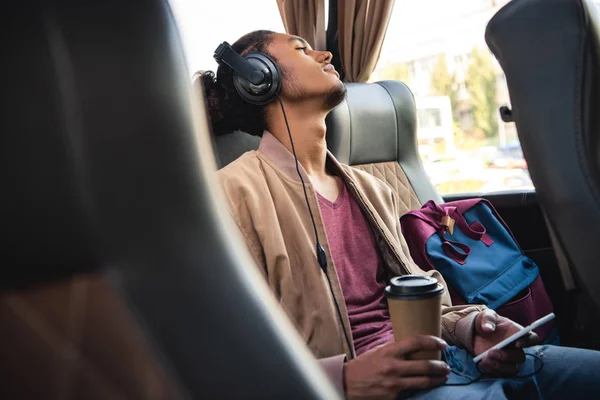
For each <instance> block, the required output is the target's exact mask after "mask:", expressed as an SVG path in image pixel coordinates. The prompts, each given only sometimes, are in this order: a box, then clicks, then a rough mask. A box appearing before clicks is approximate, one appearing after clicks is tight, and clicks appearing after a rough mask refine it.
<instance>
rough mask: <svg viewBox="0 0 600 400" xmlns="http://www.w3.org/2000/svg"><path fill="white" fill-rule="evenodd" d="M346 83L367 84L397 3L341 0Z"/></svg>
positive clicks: (341, 48) (390, 1)
mask: <svg viewBox="0 0 600 400" xmlns="http://www.w3.org/2000/svg"><path fill="white" fill-rule="evenodd" d="M337 1H338V28H339V30H338V32H339V50H340V57H341V62H342V66H343V68H344V72H345V78H344V81H346V82H367V81H368V80H369V77H370V76H371V73H372V72H373V70H374V69H375V66H376V65H377V61H378V60H379V55H380V54H381V47H382V45H383V40H384V39H385V33H386V31H387V27H388V23H389V21H390V17H391V15H392V9H393V7H394V1H395V0H337Z"/></svg>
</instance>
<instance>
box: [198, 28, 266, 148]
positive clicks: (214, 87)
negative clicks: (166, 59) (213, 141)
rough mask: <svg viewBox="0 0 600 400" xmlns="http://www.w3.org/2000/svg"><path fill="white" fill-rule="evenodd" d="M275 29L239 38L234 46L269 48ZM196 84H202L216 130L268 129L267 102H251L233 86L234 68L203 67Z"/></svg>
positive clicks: (245, 50) (247, 49) (218, 132)
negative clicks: (260, 104) (214, 68)
mask: <svg viewBox="0 0 600 400" xmlns="http://www.w3.org/2000/svg"><path fill="white" fill-rule="evenodd" d="M274 34H275V32H272V31H267V30H259V31H254V32H250V33H248V34H246V35H244V36H242V37H241V38H239V39H238V40H237V41H236V42H235V43H234V44H232V45H231V47H232V48H233V49H234V50H235V51H236V52H237V53H238V54H242V55H243V54H246V53H249V52H251V51H260V52H263V53H264V52H266V48H267V46H268V45H269V43H270V42H271V40H272V39H273V35H274ZM194 85H203V87H204V94H205V96H206V103H207V107H208V113H209V116H210V120H211V124H212V130H213V134H215V135H224V134H227V133H231V132H234V131H236V130H242V131H244V132H246V133H249V134H251V135H255V136H262V133H263V131H264V130H265V128H266V126H265V110H264V106H257V105H253V104H249V103H247V102H246V101H244V99H242V98H241V97H240V95H239V94H238V93H237V91H236V90H235V87H234V86H233V70H232V69H231V68H230V67H229V66H227V65H220V66H219V68H218V69H217V74H216V76H215V73H214V72H212V71H200V72H197V73H196V74H195V79H194Z"/></svg>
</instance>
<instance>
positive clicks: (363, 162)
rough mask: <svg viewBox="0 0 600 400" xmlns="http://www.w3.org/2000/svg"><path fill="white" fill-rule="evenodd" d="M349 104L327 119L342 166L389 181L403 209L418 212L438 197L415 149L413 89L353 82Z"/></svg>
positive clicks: (396, 83)
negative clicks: (417, 210)
mask: <svg viewBox="0 0 600 400" xmlns="http://www.w3.org/2000/svg"><path fill="white" fill-rule="evenodd" d="M346 87H347V89H348V96H347V98H346V100H345V101H344V102H343V103H342V104H340V105H339V106H338V107H337V108H336V109H334V110H333V111H332V112H331V113H330V114H329V115H328V116H327V145H328V147H329V148H330V150H331V152H332V153H333V154H334V155H335V156H336V157H337V158H338V159H339V160H340V161H341V162H343V163H346V164H349V165H352V166H356V167H359V168H362V169H364V170H366V171H368V172H371V173H372V174H374V175H375V176H377V177H379V178H381V179H383V180H385V181H386V182H388V183H389V184H390V185H391V186H392V187H393V188H394V189H395V190H396V191H397V192H398V195H399V197H400V199H401V201H402V203H403V205H404V206H405V210H404V211H408V210H410V209H415V208H419V206H420V204H422V203H424V202H426V201H428V200H435V201H437V202H441V201H442V200H441V198H440V196H439V194H438V193H437V192H436V190H435V188H434V187H433V185H432V184H431V182H430V181H429V178H428V176H427V174H426V172H425V169H424V168H423V164H422V163H421V159H420V157H419V153H418V149H417V115H416V107H415V99H414V96H413V94H412V92H411V91H410V89H409V88H408V87H407V86H406V85H405V84H403V83H402V82H399V81H382V82H377V83H350V84H347V85H346Z"/></svg>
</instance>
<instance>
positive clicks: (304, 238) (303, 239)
mask: <svg viewBox="0 0 600 400" xmlns="http://www.w3.org/2000/svg"><path fill="white" fill-rule="evenodd" d="M327 164H328V168H329V169H330V171H332V172H334V173H336V174H339V176H340V177H341V178H342V179H343V181H344V183H345V184H346V186H347V188H348V191H349V193H351V194H352V195H353V196H354V198H355V199H356V200H357V201H358V204H359V205H360V206H361V208H362V210H363V211H364V214H365V216H366V217H367V220H368V221H369V222H370V224H371V225H372V227H373V231H374V233H375V238H376V242H377V244H378V249H379V251H380V254H381V256H382V259H383V262H384V265H385V266H386V267H387V268H388V273H389V275H390V276H396V275H403V274H423V275H429V276H432V277H434V278H436V279H437V280H438V281H439V282H440V283H442V284H443V285H444V286H445V285H446V284H445V282H444V280H443V278H442V277H441V275H440V274H439V273H438V272H437V271H429V272H424V271H422V270H421V269H420V268H419V267H418V266H417V265H416V264H415V263H414V261H413V260H412V258H411V256H410V254H409V250H408V247H407V244H406V241H405V239H404V237H403V236H402V232H401V229H400V215H399V204H398V199H397V198H396V195H395V193H394V192H393V191H392V189H391V188H390V187H389V186H388V185H387V184H386V183H384V182H383V181H381V180H379V179H377V178H375V177H374V176H372V175H370V174H368V173H366V172H364V171H361V170H358V169H355V168H352V167H349V166H347V165H342V164H340V163H338V162H337V160H336V159H335V158H334V157H333V155H331V154H328V159H327ZM300 170H301V173H302V175H303V177H304V181H305V182H306V189H307V194H308V201H309V203H310V206H311V208H312V210H313V211H314V218H315V222H316V225H317V231H318V234H319V238H320V241H321V244H322V245H323V248H324V249H325V253H326V254H327V260H328V275H329V277H330V279H331V283H332V286H333V295H334V296H335V300H336V301H337V304H338V305H339V307H340V310H341V313H342V317H343V324H344V326H345V328H346V331H347V332H348V333H349V334H351V332H352V329H351V327H350V322H349V319H348V313H347V309H346V305H345V302H344V297H343V294H342V290H341V287H340V283H339V280H338V276H337V273H336V269H335V264H334V262H333V257H332V256H331V253H330V251H329V246H328V245H327V240H326V238H327V235H326V233H325V227H324V226H323V220H322V218H321V215H320V213H319V212H318V210H319V202H318V200H317V196H316V192H315V190H314V188H313V186H312V185H311V183H310V180H309V179H308V177H307V176H306V172H305V171H304V169H303V168H302V166H300ZM218 176H219V179H220V182H221V184H222V186H223V188H224V191H225V194H226V198H227V200H228V203H229V204H228V205H229V209H230V212H231V215H232V216H233V219H234V220H235V222H236V224H237V225H238V227H239V229H240V230H241V232H242V234H243V237H244V238H245V240H246V242H247V244H248V246H249V249H250V252H251V253H252V255H253V256H254V259H255V261H256V264H257V265H258V267H259V269H260V271H261V273H262V274H263V276H264V278H265V279H266V280H267V282H268V284H269V287H270V288H271V290H272V291H273V293H274V294H275V296H276V298H277V299H278V300H279V303H280V304H281V306H282V307H283V309H284V310H285V312H286V313H287V315H288V316H289V318H290V319H291V320H292V322H293V324H294V325H295V327H296V328H297V329H298V331H299V332H300V334H301V335H302V336H303V338H304V340H305V342H306V343H307V345H308V347H309V348H310V349H311V350H312V352H313V354H314V355H315V357H317V358H320V359H322V358H327V357H332V356H336V355H341V354H345V355H346V356H347V357H348V358H352V357H354V356H355V352H354V348H353V347H354V346H352V348H347V347H348V346H347V345H346V342H345V338H344V333H343V331H342V329H341V323H340V319H339V317H338V315H337V311H336V309H335V305H334V302H333V299H332V297H331V296H332V295H331V291H330V289H329V286H328V283H327V279H326V277H325V276H324V273H323V272H322V270H321V268H320V267H319V264H318V262H317V256H316V250H315V236H314V230H313V227H312V223H311V220H310V216H309V212H308V208H307V207H306V201H305V198H304V193H303V190H302V185H301V182H300V179H299V178H298V175H297V172H296V167H295V162H294V157H293V155H292V154H291V153H290V152H289V151H288V150H287V148H286V147H285V146H284V145H283V144H281V143H280V142H279V141H278V140H277V138H275V137H274V136H273V135H272V134H270V133H269V132H265V133H264V135H263V138H262V140H261V143H260V147H259V149H258V151H250V152H247V153H245V154H244V155H242V156H241V157H240V158H239V159H237V160H236V161H234V162H233V163H231V164H229V165H228V166H226V167H225V168H223V169H222V170H220V171H219V172H218ZM442 308H443V309H442V332H443V333H442V336H443V338H444V339H445V340H446V341H448V342H449V343H451V344H456V345H458V346H461V347H464V348H467V349H470V350H472V341H473V331H472V327H473V321H474V317H475V315H476V312H478V311H480V310H482V309H483V307H481V306H456V307H452V305H451V303H450V296H449V295H448V291H447V290H446V293H445V294H444V297H443V306H442ZM342 359H343V357H342ZM338 361H339V360H338ZM339 362H341V361H339Z"/></svg>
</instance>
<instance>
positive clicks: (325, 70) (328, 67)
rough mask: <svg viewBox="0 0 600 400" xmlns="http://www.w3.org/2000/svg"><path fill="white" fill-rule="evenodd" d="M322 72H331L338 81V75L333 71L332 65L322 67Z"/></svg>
mask: <svg viewBox="0 0 600 400" xmlns="http://www.w3.org/2000/svg"><path fill="white" fill-rule="evenodd" d="M323 72H325V73H327V72H333V73H334V74H335V75H337V77H338V79H339V78H340V74H339V73H338V72H337V71H336V70H335V67H334V66H333V64H327V65H326V66H324V67H323Z"/></svg>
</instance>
